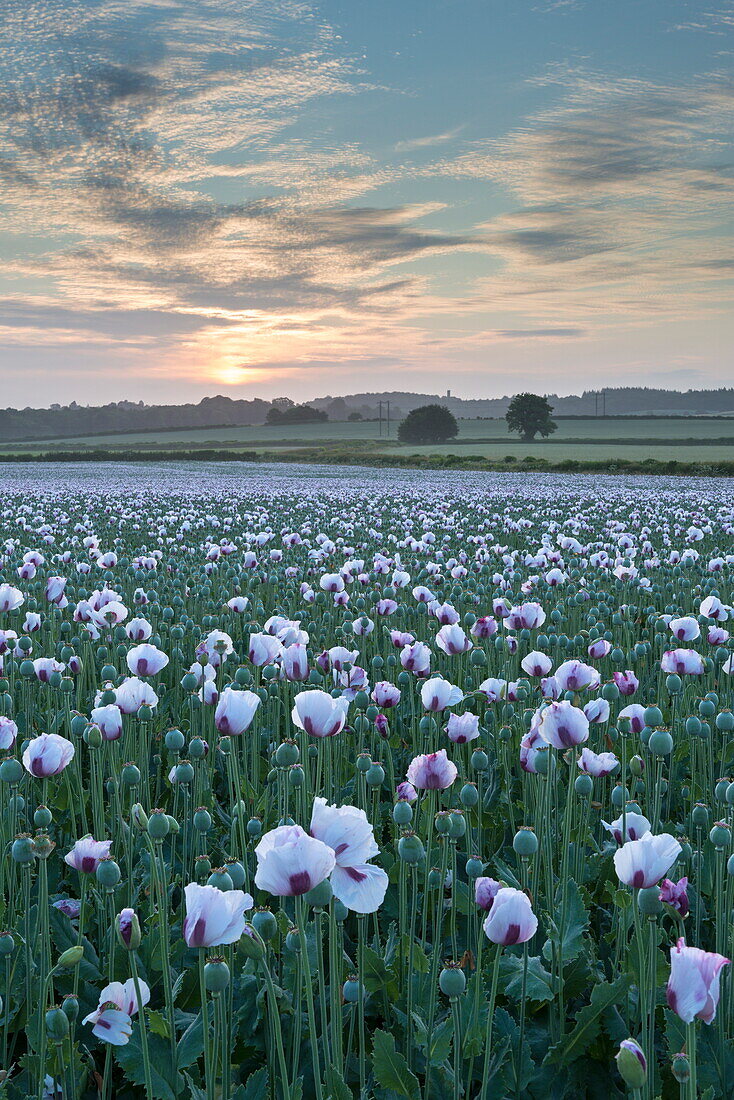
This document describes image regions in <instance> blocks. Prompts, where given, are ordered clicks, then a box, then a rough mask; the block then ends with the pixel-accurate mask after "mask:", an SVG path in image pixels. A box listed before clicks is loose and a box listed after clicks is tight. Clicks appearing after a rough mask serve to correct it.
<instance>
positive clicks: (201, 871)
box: [194, 856, 212, 879]
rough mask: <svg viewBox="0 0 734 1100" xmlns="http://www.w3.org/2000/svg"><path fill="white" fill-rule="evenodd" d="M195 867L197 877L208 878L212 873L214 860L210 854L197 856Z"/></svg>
mask: <svg viewBox="0 0 734 1100" xmlns="http://www.w3.org/2000/svg"><path fill="white" fill-rule="evenodd" d="M194 868H195V870H196V877H197V878H199V879H202V878H207V877H208V876H209V875H210V873H211V869H212V861H211V860H210V859H209V856H197V857H196V859H195V860H194Z"/></svg>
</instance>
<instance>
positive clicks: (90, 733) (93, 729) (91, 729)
mask: <svg viewBox="0 0 734 1100" xmlns="http://www.w3.org/2000/svg"><path fill="white" fill-rule="evenodd" d="M83 738H84V742H85V743H86V744H87V745H89V748H90V749H101V748H102V745H103V743H104V740H103V737H102V731H101V729H100V728H99V726H95V725H93V724H91V723H90V725H88V726H87V728H86V729H85V730H84V734H83Z"/></svg>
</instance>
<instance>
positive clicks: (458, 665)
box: [0, 463, 734, 1100]
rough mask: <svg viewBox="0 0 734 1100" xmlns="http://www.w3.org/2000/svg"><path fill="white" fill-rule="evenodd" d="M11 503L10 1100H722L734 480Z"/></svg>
mask: <svg viewBox="0 0 734 1100" xmlns="http://www.w3.org/2000/svg"><path fill="white" fill-rule="evenodd" d="M4 476H5V480H4V488H5V492H4V494H3V498H2V502H1V503H0V508H1V509H2V529H1V530H0V828H1V829H2V845H3V858H2V860H1V861H0V999H1V1004H0V1047H1V1056H0V1095H3V1096H7V1097H9V1098H10V1100H20V1098H25V1097H37V1098H38V1100H72V1098H84V1100H93V1098H95V1097H101V1098H102V1100H111V1098H113V1097H114V1098H119V1100H133V1098H136V1097H142V1098H151V1100H152V1098H155V1100H177V1098H192V1100H350V1098H359V1100H394V1098H396V1097H401V1098H407V1100H443V1098H452V1100H459V1098H462V1097H463V1098H467V1100H495V1098H504V1097H508V1098H524V1097H529V1098H536V1097H537V1098H540V1097H543V1098H554V1100H555V1098H557V1100H561V1098H564V1097H566V1098H577V1097H603V1098H604V1100H609V1098H614V1097H637V1098H639V1100H654V1098H657V1097H661V1098H665V1100H667V1098H674V1097H684V1098H686V1100H693V1098H694V1097H703V1098H706V1100H714V1098H716V1097H729V1096H732V1095H734V981H733V979H732V966H731V962H730V960H731V959H733V958H734V954H733V952H734V921H733V920H732V913H733V911H734V844H733V843H732V829H733V828H734V820H733V809H734V780H732V779H730V778H729V776H730V775H734V713H732V709H731V708H732V704H733V703H734V641H733V639H732V636H731V635H730V631H731V630H733V629H734V627H732V623H733V622H734V607H733V606H732V605H733V604H734V585H733V579H734V492H733V491H732V488H731V482H729V481H726V480H724V479H716V478H707V479H705V480H701V481H694V480H683V479H675V478H669V479H664V478H647V479H646V478H638V479H635V478H633V477H622V476H618V477H616V478H612V477H608V478H605V477H599V478H593V477H586V476H583V475H577V476H571V475H569V476H564V475H542V474H539V475H534V474H530V475H523V474H515V475H513V474H507V475H504V474H503V475H497V476H495V475H489V474H474V475H473V474H470V473H462V474H460V473H456V474H453V473H443V472H435V473H434V472H431V473H430V474H428V475H426V474H419V473H410V472H409V471H389V470H385V471H372V472H370V471H364V470H363V471H357V470H355V469H347V468H345V469H343V470H339V469H328V468H316V467H312V468H310V469H309V468H308V467H296V466H294V467H292V468H290V469H285V470H284V468H283V467H278V468H277V469H271V468H267V467H258V468H255V467H248V466H247V465H246V464H241V465H239V464H231V465H228V466H227V469H226V470H225V471H222V470H221V469H218V468H217V467H216V466H215V465H213V464H212V465H209V464H205V463H200V464H194V463H192V464H190V465H184V464H180V463H179V464H176V466H175V468H174V467H166V466H160V467H158V468H156V467H145V466H140V467H134V466H131V467H130V468H129V469H128V470H127V471H123V470H113V469H112V468H111V469H110V470H104V471H102V472H100V471H99V470H94V469H92V468H91V467H79V468H77V469H74V470H71V471H67V472H63V471H62V472H59V471H57V470H54V469H53V467H50V466H49V467H47V466H44V465H42V464H39V465H38V466H36V467H35V468H34V469H33V470H32V471H29V470H27V469H26V470H24V469H22V468H21V467H20V466H16V467H13V469H12V470H9V469H7V468H6V474H5V475H4Z"/></svg>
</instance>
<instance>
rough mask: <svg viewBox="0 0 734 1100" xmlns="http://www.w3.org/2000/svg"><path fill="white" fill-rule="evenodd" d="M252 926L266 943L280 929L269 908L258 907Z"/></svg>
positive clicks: (253, 916)
mask: <svg viewBox="0 0 734 1100" xmlns="http://www.w3.org/2000/svg"><path fill="white" fill-rule="evenodd" d="M252 926H253V928H254V929H255V931H256V932H257V933H258V934H259V935H260V936H261V938H262V939H263V940H265V942H266V943H267V941H268V940H272V938H273V936H274V935H275V934H276V932H277V931H278V922H277V920H276V919H275V917H274V915H273V914H272V913H271V911H270V910H269V909H256V910H255V912H254V913H253V915H252Z"/></svg>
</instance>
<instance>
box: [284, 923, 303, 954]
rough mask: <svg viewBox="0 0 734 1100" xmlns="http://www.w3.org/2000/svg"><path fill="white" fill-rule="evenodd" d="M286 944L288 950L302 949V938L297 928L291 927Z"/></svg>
mask: <svg viewBox="0 0 734 1100" xmlns="http://www.w3.org/2000/svg"><path fill="white" fill-rule="evenodd" d="M285 946H286V948H287V950H288V951H292V952H296V951H300V950H301V939H300V936H299V935H298V929H297V928H291V929H290V931H289V932H288V933H287V934H286V937H285Z"/></svg>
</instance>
